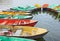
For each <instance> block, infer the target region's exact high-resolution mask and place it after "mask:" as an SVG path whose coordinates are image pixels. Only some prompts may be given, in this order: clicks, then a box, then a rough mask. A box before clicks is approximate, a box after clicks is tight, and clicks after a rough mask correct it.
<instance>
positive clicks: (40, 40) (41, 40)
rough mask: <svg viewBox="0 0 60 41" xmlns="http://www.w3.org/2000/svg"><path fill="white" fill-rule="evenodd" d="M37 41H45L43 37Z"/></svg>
mask: <svg viewBox="0 0 60 41" xmlns="http://www.w3.org/2000/svg"><path fill="white" fill-rule="evenodd" d="M35 40H36V41H45V40H44V38H43V37H41V38H38V39H35Z"/></svg>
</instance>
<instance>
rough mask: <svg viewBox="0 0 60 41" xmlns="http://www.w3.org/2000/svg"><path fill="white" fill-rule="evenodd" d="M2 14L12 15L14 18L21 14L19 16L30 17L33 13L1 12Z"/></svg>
mask: <svg viewBox="0 0 60 41" xmlns="http://www.w3.org/2000/svg"><path fill="white" fill-rule="evenodd" d="M0 14H6V15H12V16H13V15H16V14H19V15H30V14H31V13H29V12H24V11H19V12H13V11H11V12H9V11H2V12H0Z"/></svg>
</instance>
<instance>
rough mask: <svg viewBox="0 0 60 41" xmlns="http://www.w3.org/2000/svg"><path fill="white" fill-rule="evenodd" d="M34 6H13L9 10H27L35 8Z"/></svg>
mask: <svg viewBox="0 0 60 41" xmlns="http://www.w3.org/2000/svg"><path fill="white" fill-rule="evenodd" d="M35 8H36V7H34V6H28V7H25V8H24V7H20V6H18V7H14V8H10V10H17V11H29V10H32V9H35Z"/></svg>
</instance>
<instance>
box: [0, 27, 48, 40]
mask: <svg viewBox="0 0 60 41" xmlns="http://www.w3.org/2000/svg"><path fill="white" fill-rule="evenodd" d="M0 28H1V29H3V28H7V29H10V30H11V31H12V32H13V33H12V34H11V35H6V36H9V37H22V38H30V39H37V38H41V37H43V36H44V35H45V34H47V32H48V31H47V30H46V29H43V28H35V27H30V26H0ZM17 33H18V34H17Z"/></svg>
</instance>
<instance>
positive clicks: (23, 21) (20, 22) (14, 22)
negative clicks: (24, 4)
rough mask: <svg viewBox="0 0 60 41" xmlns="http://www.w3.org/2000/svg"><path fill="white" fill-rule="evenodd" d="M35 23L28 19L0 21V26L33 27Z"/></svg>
mask: <svg viewBox="0 0 60 41" xmlns="http://www.w3.org/2000/svg"><path fill="white" fill-rule="evenodd" d="M32 21H34V22H32ZM30 22H31V23H30ZM37 22H38V21H35V20H29V19H0V25H13V26H14V25H18V26H34V25H35V24H36V23H37Z"/></svg>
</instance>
